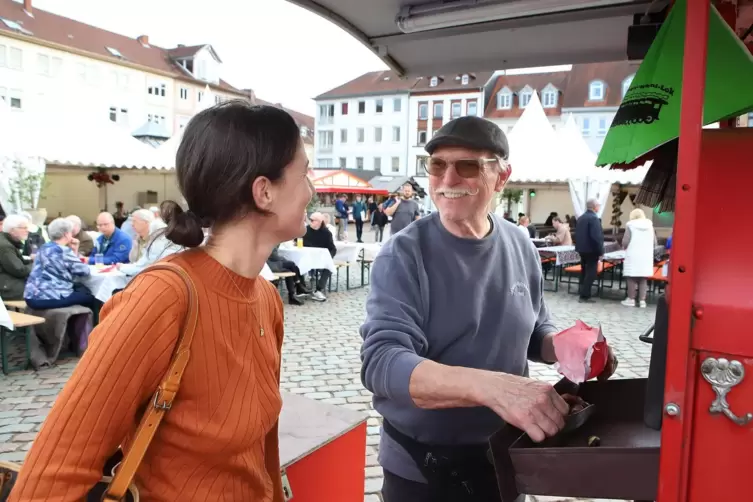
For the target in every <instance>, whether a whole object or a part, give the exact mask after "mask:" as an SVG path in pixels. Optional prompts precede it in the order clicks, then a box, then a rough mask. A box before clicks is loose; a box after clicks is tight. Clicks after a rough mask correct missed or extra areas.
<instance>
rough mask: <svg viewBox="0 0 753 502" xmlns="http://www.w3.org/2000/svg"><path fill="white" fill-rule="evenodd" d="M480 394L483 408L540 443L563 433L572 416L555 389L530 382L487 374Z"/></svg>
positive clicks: (511, 376) (522, 378)
mask: <svg viewBox="0 0 753 502" xmlns="http://www.w3.org/2000/svg"><path fill="white" fill-rule="evenodd" d="M477 392H478V399H479V401H480V402H481V403H482V404H483V406H486V407H487V408H489V409H491V410H492V411H494V412H495V413H496V414H497V415H499V416H500V417H501V418H502V419H503V420H504V421H505V422H507V423H509V424H510V425H512V426H514V427H517V428H518V429H521V430H522V431H524V432H525V433H526V434H528V436H529V437H530V438H531V439H532V440H533V441H535V442H537V443H538V442H541V441H543V440H544V439H546V438H547V437H551V436H554V435H555V434H557V433H558V432H559V431H560V430H562V428H563V427H564V426H565V417H566V416H567V415H568V413H569V412H570V405H568V404H567V402H565V400H564V399H562V397H561V396H560V395H559V394H557V391H555V390H554V387H552V386H551V385H549V384H548V383H546V382H540V381H538V380H533V379H531V378H526V377H520V376H515V375H509V374H505V373H491V372H489V373H485V374H484V376H483V377H482V381H481V382H480V385H479V386H478V389H477Z"/></svg>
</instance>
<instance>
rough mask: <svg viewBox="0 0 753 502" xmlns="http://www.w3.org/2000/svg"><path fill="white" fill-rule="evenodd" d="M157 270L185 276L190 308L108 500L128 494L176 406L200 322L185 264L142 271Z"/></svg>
mask: <svg viewBox="0 0 753 502" xmlns="http://www.w3.org/2000/svg"><path fill="white" fill-rule="evenodd" d="M154 270H170V271H172V272H175V273H177V274H178V275H179V276H180V277H181V279H183V281H184V282H185V284H186V288H187V290H188V311H187V313H186V319H185V323H184V325H183V327H182V330H181V335H180V338H179V339H178V344H177V347H176V349H175V352H174V354H173V358H172V360H171V362H170V368H169V370H168V372H167V374H166V375H165V377H164V378H163V379H162V382H160V384H159V387H157V390H156V392H155V393H154V397H153V398H152V400H151V402H150V403H149V405H148V406H147V409H146V411H145V412H144V415H143V416H142V417H141V422H140V423H139V426H138V428H137V429H136V434H135V435H134V437H133V442H132V444H131V448H130V450H129V451H128V453H127V454H126V455H125V457H124V458H123V461H122V462H121V463H120V466H119V467H118V470H117V472H116V473H115V476H114V477H113V478H112V481H111V482H110V485H109V487H108V488H107V491H106V492H105V494H104V495H103V496H102V500H103V501H105V502H120V500H121V499H122V498H123V497H124V496H125V494H126V492H127V490H128V486H129V485H130V484H131V482H132V481H133V477H134V476H135V474H136V470H137V469H138V467H139V465H140V464H141V461H142V460H143V459H144V455H145V454H146V450H147V448H149V444H150V443H151V442H152V439H153V438H154V434H155V433H156V432H157V427H159V424H160V422H162V418H163V417H164V416H165V413H166V412H167V411H168V410H169V409H170V407H171V406H172V403H173V399H175V395H176V394H177V393H178V388H179V387H180V380H181V378H182V377H183V372H184V371H185V369H186V366H187V365H188V360H189V357H190V350H191V342H192V340H193V335H194V332H195V331H196V324H197V323H198V318H199V299H198V296H197V293H196V286H195V285H194V282H193V280H192V279H191V276H190V275H189V274H188V272H186V270H185V269H184V268H183V267H181V266H179V265H176V264H174V263H172V262H160V263H157V264H155V265H152V266H150V267H148V268H146V269H145V270H144V271H143V272H141V273H144V272H151V271H154Z"/></svg>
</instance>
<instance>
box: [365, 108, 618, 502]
mask: <svg viewBox="0 0 753 502" xmlns="http://www.w3.org/2000/svg"><path fill="white" fill-rule="evenodd" d="M425 148H426V151H427V153H428V154H429V157H428V159H427V162H426V171H427V174H428V181H429V193H430V195H431V197H432V200H433V202H434V204H435V205H436V207H437V211H436V212H432V213H431V214H430V215H428V216H426V217H424V218H421V219H419V220H417V221H413V222H412V223H409V224H408V225H407V226H406V227H405V228H403V229H402V230H400V231H399V232H397V233H395V234H394V235H392V237H390V239H389V240H388V241H387V243H386V244H385V245H384V246H383V247H382V249H381V251H380V252H379V254H378V255H377V257H376V259H375V260H374V263H373V264H372V267H371V289H370V291H369V294H368V299H367V300H366V320H365V322H364V323H363V325H362V326H361V336H362V338H363V346H362V348H361V360H362V366H361V381H362V382H363V384H364V386H365V387H366V388H367V389H368V390H370V391H371V392H372V393H373V395H374V409H375V410H376V411H378V412H379V413H380V414H381V415H382V417H383V418H384V420H383V425H382V434H381V441H380V446H379V463H380V464H381V465H382V467H383V469H384V484H383V485H382V498H383V499H384V502H402V501H411V502H429V501H436V500H452V501H460V500H463V501H471V500H473V501H478V502H481V501H483V502H494V501H499V500H500V498H499V489H498V488H497V479H496V475H495V471H494V467H493V466H492V464H491V462H490V461H489V460H488V457H487V451H488V448H489V445H488V440H489V437H490V436H491V435H492V434H493V433H494V432H496V431H497V430H499V429H500V428H501V427H502V426H503V425H505V423H507V424H510V425H512V426H513V427H516V428H518V429H521V430H523V431H525V432H526V433H527V434H528V435H529V437H530V438H531V439H532V440H533V441H536V442H540V441H542V440H544V439H545V438H547V437H551V436H554V435H556V434H557V433H559V432H560V431H561V430H562V428H563V427H564V425H565V417H566V416H567V414H568V412H569V409H570V407H569V405H568V403H567V402H566V401H565V400H564V399H563V398H562V397H561V396H560V395H559V394H558V393H557V391H556V390H555V389H554V388H553V387H552V385H550V384H548V383H546V382H543V381H539V380H536V379H532V378H529V377H528V361H537V362H543V363H550V364H552V363H556V362H557V354H556V353H555V351H554V335H555V334H556V333H557V332H558V329H557V328H556V327H555V326H554V322H553V320H552V317H551V315H550V312H549V309H548V308H547V305H546V302H545V301H544V291H543V290H544V281H543V277H542V271H541V263H540V258H539V254H538V252H537V251H536V249H535V248H534V246H533V245H532V244H531V240H530V237H529V236H528V234H527V233H524V232H523V231H521V230H518V229H516V228H515V225H514V224H513V223H510V222H508V221H505V220H504V219H503V218H500V217H498V216H496V215H494V214H491V213H490V212H489V207H490V203H491V201H492V199H493V198H494V197H495V196H496V194H498V193H500V192H501V191H502V190H503V189H504V187H505V184H506V183H507V180H508V179H509V176H510V174H511V169H510V166H509V164H508V163H507V160H506V159H507V158H508V154H509V147H508V143H507V138H506V137H505V135H504V133H503V132H502V130H501V129H500V128H499V126H497V125H496V124H494V123H493V122H490V121H488V120H486V119H483V118H481V117H474V116H466V117H460V118H457V119H454V120H452V121H450V122H448V123H447V124H445V125H444V126H442V127H441V128H440V129H439V130H438V131H437V133H436V134H435V135H434V137H433V138H432V139H431V141H429V143H427V145H426V147H425ZM402 204H405V201H403V202H402V203H401V205H402ZM412 214H413V213H412V212H411V213H410V214H409V216H410V215H412ZM410 219H412V217H411V218H410ZM609 359H610V361H609V365H608V369H607V370H606V371H605V372H604V373H603V374H602V375H601V377H602V378H603V377H608V376H609V375H611V374H612V373H613V372H614V369H615V366H616V362H615V361H616V360H615V359H614V355H613V354H610V357H609ZM427 458H430V459H431V458H434V459H438V460H437V461H435V462H427V461H426V459H427ZM471 493H472V494H473V495H470V496H469V494H471ZM522 498H523V499H524V498H525V495H523V496H522ZM521 500H522V499H521Z"/></svg>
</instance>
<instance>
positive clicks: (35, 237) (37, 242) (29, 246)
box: [21, 213, 47, 259]
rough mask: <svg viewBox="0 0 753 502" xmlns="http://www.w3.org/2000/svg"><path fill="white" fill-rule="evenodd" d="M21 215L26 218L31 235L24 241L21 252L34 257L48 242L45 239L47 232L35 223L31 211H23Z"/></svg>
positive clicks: (30, 257)
mask: <svg viewBox="0 0 753 502" xmlns="http://www.w3.org/2000/svg"><path fill="white" fill-rule="evenodd" d="M21 216H23V217H24V218H26V221H27V222H28V226H29V235H28V237H26V240H25V241H24V247H23V249H22V250H21V254H22V255H23V256H25V257H28V258H29V259H33V258H34V255H36V254H37V250H38V249H39V248H41V247H42V246H43V245H44V243H45V242H47V240H46V239H45V232H44V229H43V228H42V227H40V226H37V225H35V224H34V222H33V221H32V217H31V215H30V214H29V213H21Z"/></svg>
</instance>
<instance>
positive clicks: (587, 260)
mask: <svg viewBox="0 0 753 502" xmlns="http://www.w3.org/2000/svg"><path fill="white" fill-rule="evenodd" d="M598 275H599V253H580V297H581V299H583V300H587V299H589V298H591V287H592V286H593V283H594V281H595V280H596V277H598Z"/></svg>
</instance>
